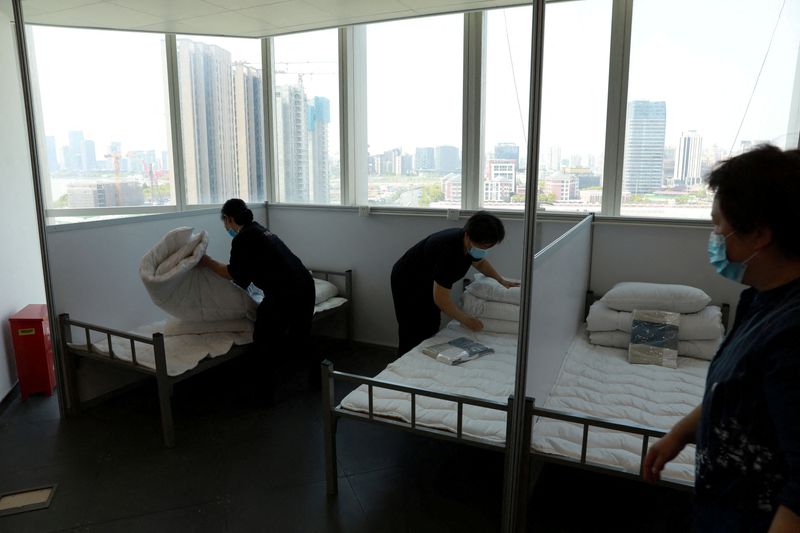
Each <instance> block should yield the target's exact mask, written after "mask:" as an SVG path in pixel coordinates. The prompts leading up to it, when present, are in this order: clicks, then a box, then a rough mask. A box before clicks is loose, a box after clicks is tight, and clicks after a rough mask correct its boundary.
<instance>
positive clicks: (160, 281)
mask: <svg viewBox="0 0 800 533" xmlns="http://www.w3.org/2000/svg"><path fill="white" fill-rule="evenodd" d="M207 248H208V233H207V232H206V231H201V232H200V233H197V234H194V235H193V234H192V228H188V227H182V228H176V229H174V230H172V231H170V232H168V233H167V234H166V235H164V237H162V238H161V240H159V241H158V242H157V243H156V245H155V246H153V248H152V249H151V250H150V251H149V252H147V253H146V254H145V255H144V257H142V260H141V262H140V264H139V276H140V277H141V278H142V282H143V283H144V286H145V288H146V289H147V292H148V293H149V294H150V298H151V299H152V300H153V303H155V304H156V305H157V306H159V307H160V308H161V309H163V310H164V311H166V312H167V313H169V314H170V315H172V316H174V317H177V318H180V319H183V320H191V321H199V320H203V321H208V320H231V319H239V318H249V319H251V320H254V319H255V311H256V306H257V304H256V302H255V301H254V300H253V299H252V298H251V297H250V295H249V294H248V293H247V292H246V291H244V290H242V289H240V288H239V287H238V286H237V285H236V284H234V283H232V282H231V281H229V280H226V279H224V278H222V277H221V276H218V275H217V274H215V273H214V272H213V271H212V270H211V269H210V268H204V267H197V265H198V263H199V262H200V259H201V258H202V257H203V255H204V254H205V252H206V249H207Z"/></svg>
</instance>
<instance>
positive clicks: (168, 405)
mask: <svg viewBox="0 0 800 533" xmlns="http://www.w3.org/2000/svg"><path fill="white" fill-rule="evenodd" d="M158 403H159V407H160V408H161V431H162V433H163V435H164V446H166V447H167V448H172V447H173V446H175V425H174V424H173V422H172V385H171V384H170V383H169V382H167V380H166V379H162V378H160V377H159V379H158Z"/></svg>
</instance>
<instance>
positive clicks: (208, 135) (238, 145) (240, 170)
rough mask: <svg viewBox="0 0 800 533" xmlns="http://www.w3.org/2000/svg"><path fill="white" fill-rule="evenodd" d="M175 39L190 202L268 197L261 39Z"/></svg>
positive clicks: (185, 166) (201, 202) (200, 202)
mask: <svg viewBox="0 0 800 533" xmlns="http://www.w3.org/2000/svg"><path fill="white" fill-rule="evenodd" d="M177 43H178V84H179V87H180V110H181V134H182V136H183V164H184V176H185V177H184V179H185V192H186V201H187V203H189V204H219V203H222V202H224V201H225V200H227V199H228V198H242V199H243V200H245V201H251V202H255V201H262V200H264V199H265V198H266V194H265V193H266V180H265V168H266V166H265V144H264V108H263V95H264V92H263V81H262V76H261V41H259V40H258V39H234V38H221V37H196V36H192V37H181V36H179V37H178V38H177Z"/></svg>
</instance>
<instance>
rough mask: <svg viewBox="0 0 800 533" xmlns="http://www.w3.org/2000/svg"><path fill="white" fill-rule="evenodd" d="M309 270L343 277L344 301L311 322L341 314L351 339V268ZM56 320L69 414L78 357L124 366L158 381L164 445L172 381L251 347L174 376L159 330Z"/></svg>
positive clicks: (76, 408)
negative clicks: (97, 340) (146, 350)
mask: <svg viewBox="0 0 800 533" xmlns="http://www.w3.org/2000/svg"><path fill="white" fill-rule="evenodd" d="M311 272H312V274H313V275H314V276H315V277H318V278H320V279H325V280H328V281H329V280H330V278H331V277H332V276H339V277H343V278H344V293H343V294H342V295H341V296H342V297H343V298H345V299H346V300H347V301H346V302H344V303H343V304H342V305H340V306H337V307H335V308H333V309H327V310H325V311H321V312H319V313H315V314H314V318H313V321H314V322H318V321H321V320H325V319H327V318H329V317H334V316H338V315H341V314H344V317H345V322H346V336H347V339H348V341H351V340H352V329H353V320H352V313H353V305H352V300H353V291H352V282H353V277H352V276H353V272H352V270H346V271H344V272H335V271H325V270H312V271H311ZM58 323H59V328H60V332H61V335H60V339H61V350H62V353H63V354H64V360H65V362H66V365H65V370H66V372H65V374H66V380H67V387H66V389H67V392H68V397H69V413H70V414H77V413H79V412H80V409H81V405H82V402H81V399H80V394H79V391H78V383H77V363H78V359H79V358H86V359H91V360H94V361H99V362H100V363H103V364H107V365H111V366H114V367H115V368H119V369H126V370H129V371H131V372H136V373H139V374H142V375H144V376H150V377H154V378H155V379H156V382H157V384H158V403H159V408H160V411H161V431H162V434H163V439H164V445H165V446H166V447H169V448H171V447H173V446H174V445H175V426H174V422H173V419H172V393H173V388H174V386H175V384H176V383H178V382H181V381H183V380H185V379H187V378H190V377H192V376H194V375H196V374H199V373H200V372H204V371H206V370H208V369H210V368H213V367H215V366H217V365H220V364H222V363H225V362H226V361H229V360H230V359H233V358H234V357H237V356H239V355H242V354H244V353H247V352H248V351H249V350H250V348H251V346H252V345H251V344H245V345H235V346H233V347H232V348H231V349H230V350H229V351H228V353H226V354H224V355H220V356H218V357H213V358H208V357H206V358H205V359H202V360H201V361H200V362H199V363H198V365H197V366H196V367H194V368H193V369H191V370H187V371H186V372H184V373H182V374H179V375H177V376H170V375H169V374H168V373H167V353H166V349H165V346H164V335H163V334H162V333H154V334H153V335H152V336H151V337H145V336H142V335H136V334H133V333H129V332H125V331H120V330H117V329H112V328H107V327H104V326H100V325H97V324H90V323H88V322H81V321H78V320H73V319H71V318H70V316H69V314H67V313H62V314H60V315H59V316H58ZM73 327H74V328H77V329H80V330H83V336H84V338H85V342H86V345H85V348H84V347H76V346H71V345H70V344H71V343H72V328H73ZM92 332H94V333H100V334H101V335H103V336H105V337H106V339H107V341H108V347H109V353H108V355H105V354H103V353H98V352H97V351H96V350H95V349H94V348H92V341H91V336H92ZM112 337H116V338H120V339H124V340H126V341H128V342H130V346H131V361H128V360H124V359H120V358H119V357H117V355H116V354H115V353H114V349H113V345H112V342H111V339H112ZM137 342H139V343H142V344H145V345H150V346H152V347H153V352H154V355H155V364H156V368H155V369H152V368H150V367H147V366H143V365H141V364H139V362H138V361H137V357H136V343H137Z"/></svg>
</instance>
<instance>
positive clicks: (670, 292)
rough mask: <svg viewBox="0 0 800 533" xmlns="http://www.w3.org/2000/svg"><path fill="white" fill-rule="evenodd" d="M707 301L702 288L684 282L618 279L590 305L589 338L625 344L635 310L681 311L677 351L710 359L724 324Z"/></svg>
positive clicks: (606, 344)
mask: <svg viewBox="0 0 800 533" xmlns="http://www.w3.org/2000/svg"><path fill="white" fill-rule="evenodd" d="M710 301H711V298H710V297H709V296H708V295H707V294H706V293H705V292H703V291H702V290H700V289H697V288H695V287H688V286H686V285H668V284H658V283H640V282H624V283H618V284H617V285H615V286H614V288H613V289H611V290H610V291H608V292H607V293H606V294H605V296H603V297H602V298H601V299H600V300H598V301H597V302H595V303H594V304H592V306H591V308H590V309H589V315H588V316H587V317H586V326H587V327H586V329H587V330H588V331H589V341H590V342H592V343H593V344H599V345H601V346H612V347H616V348H627V347H628V346H629V344H630V342H631V323H632V319H633V311H634V310H652V311H669V312H673V313H680V322H679V327H678V355H682V356H686V357H696V358H699V359H706V360H711V359H712V358H713V357H714V355H715V354H716V352H717V348H718V347H719V344H720V342H721V341H722V336H723V334H724V328H723V326H722V312H721V310H720V308H719V307H717V306H714V305H708V304H709V302H710Z"/></svg>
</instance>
